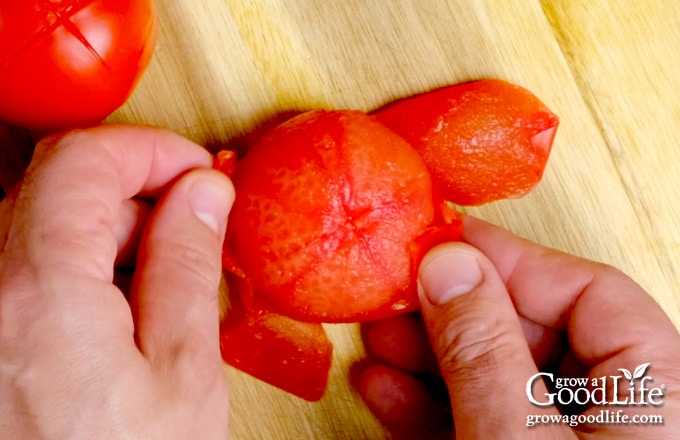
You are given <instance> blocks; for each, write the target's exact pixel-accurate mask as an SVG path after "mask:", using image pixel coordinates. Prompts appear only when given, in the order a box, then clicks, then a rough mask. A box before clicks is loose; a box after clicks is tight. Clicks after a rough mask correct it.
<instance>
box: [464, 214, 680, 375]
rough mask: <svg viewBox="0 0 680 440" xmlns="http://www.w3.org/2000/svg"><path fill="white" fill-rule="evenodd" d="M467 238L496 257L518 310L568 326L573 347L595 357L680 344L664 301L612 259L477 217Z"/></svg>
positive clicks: (469, 221)
mask: <svg viewBox="0 0 680 440" xmlns="http://www.w3.org/2000/svg"><path fill="white" fill-rule="evenodd" d="M463 238H464V240H465V241H466V242H468V243H469V244H471V245H473V246H475V247H477V248H478V249H480V250H481V251H482V252H483V253H484V254H486V255H487V256H488V257H489V259H490V260H491V261H492V262H493V263H494V265H495V266H496V268H497V270H498V272H499V274H500V275H501V278H502V279H503V281H504V283H505V285H506V287H507V289H508V292H510V294H511V296H512V300H513V302H514V304H515V308H516V310H517V312H518V314H519V315H520V316H522V317H523V318H525V319H527V320H529V321H531V322H534V323H537V324H539V325H542V326H545V327H549V328H552V329H557V330H561V331H567V332H568V335H569V342H570V345H571V347H572V349H573V350H574V352H575V353H576V354H577V355H578V356H579V358H580V360H581V361H583V362H585V363H586V364H588V365H591V366H592V365H594V364H597V363H600V362H602V361H603V360H605V359H608V358H610V357H612V356H613V355H615V354H621V353H624V354H628V353H632V352H643V351H644V352H646V353H654V352H657V353H661V352H662V351H663V352H665V351H668V350H669V348H668V343H669V342H671V341H675V346H676V348H677V347H678V345H680V341H679V339H680V338H679V337H678V332H677V329H676V328H675V326H674V325H673V324H672V322H671V321H670V319H669V318H668V316H667V315H666V314H665V313H664V311H663V310H662V309H661V307H660V306H659V305H658V304H657V303H656V302H655V301H654V300H653V298H652V297H650V296H649V295H648V294H647V293H646V292H645V291H644V290H643V289H642V288H641V287H640V286H639V285H637V284H636V283H635V282H634V281H633V280H632V279H630V278H629V277H628V276H626V275H625V274H623V273H622V272H620V271H619V270H617V269H615V268H613V267H611V266H608V265H605V264H602V263H597V262H593V261H589V260H585V259H582V258H578V257H575V256H573V255H569V254H565V253H563V252H559V251H557V250H554V249H549V248H545V247H542V246H539V245H537V244H535V243H532V242H530V241H527V240H524V239H522V238H520V237H517V236H515V235H514V234H512V233H510V232H508V231H506V230H503V229H501V228H498V227H496V226H493V225H490V224H489V223H486V222H484V221H482V220H479V219H476V218H473V217H467V218H465V220H464V227H463ZM655 344H657V345H658V346H655ZM671 350H672V349H671ZM674 351H675V352H677V349H676V350H674Z"/></svg>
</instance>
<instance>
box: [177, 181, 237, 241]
mask: <svg viewBox="0 0 680 440" xmlns="http://www.w3.org/2000/svg"><path fill="white" fill-rule="evenodd" d="M189 178H190V179H191V182H189V184H188V185H189V188H188V197H189V203H190V204H191V208H192V210H193V212H194V215H196V217H197V218H198V219H199V220H200V221H201V222H202V223H203V224H204V225H206V226H207V227H208V228H210V229H211V230H212V231H213V232H214V233H216V234H219V235H224V232H225V229H226V225H227V217H228V216H229V211H230V210H231V207H232V205H233V203H234V198H235V191H234V186H233V184H232V183H231V180H229V179H228V178H227V177H226V176H225V175H224V174H222V173H220V172H218V171H214V170H211V169H202V170H196V171H194V172H193V173H192V175H191V176H190V177H189Z"/></svg>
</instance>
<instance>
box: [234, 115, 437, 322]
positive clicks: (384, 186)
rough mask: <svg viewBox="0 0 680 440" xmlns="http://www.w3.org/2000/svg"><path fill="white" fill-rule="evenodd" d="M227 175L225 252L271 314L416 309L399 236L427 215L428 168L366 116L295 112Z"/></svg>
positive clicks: (341, 318)
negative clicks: (229, 199) (232, 193)
mask: <svg viewBox="0 0 680 440" xmlns="http://www.w3.org/2000/svg"><path fill="white" fill-rule="evenodd" d="M233 181H234V186H235V188H236V194H237V196H236V201H235V203H234V207H233V209H232V212H231V214H230V217H229V225H228V228H227V239H226V247H227V249H226V251H225V253H226V254H229V255H230V259H231V260H233V262H235V263H236V266H238V267H239V268H240V270H241V271H242V272H243V276H245V277H246V278H247V279H248V282H249V283H250V284H251V285H252V289H249V291H251V292H253V293H254V294H256V295H263V296H264V297H266V300H267V301H268V302H270V303H271V304H272V306H273V307H274V308H275V310H276V311H278V312H280V313H282V314H285V315H287V316H290V317H293V318H295V319H300V320H303V321H309V322H356V321H363V320H370V319H378V318H380V317H386V316H391V315H394V314H399V313H403V312H405V311H408V310H414V309H416V308H417V307H418V299H417V294H416V289H415V277H414V271H413V268H412V266H411V255H410V243H411V242H412V240H413V239H414V238H415V237H417V236H418V235H420V234H421V233H423V232H424V231H425V230H426V228H427V227H428V225H430V223H431V222H432V220H433V218H434V205H433V196H432V185H431V180H430V175H429V173H428V171H427V169H426V167H425V165H424V163H423V161H422V159H421V158H420V156H419V155H418V154H417V153H416V152H415V151H414V150H413V149H412V148H411V147H410V146H409V145H408V144H407V143H406V142H405V141H404V140H403V139H402V138H400V137H399V136H397V135H396V134H394V133H393V132H392V131H390V130H388V129H386V128H385V127H384V126H382V125H381V124H379V123H377V122H376V121H375V120H374V119H373V118H371V117H369V116H368V115H366V114H364V113H361V112H355V111H332V112H327V111H313V112H309V113H306V114H303V115H300V116H297V117H295V118H293V119H291V120H289V121H288V122H286V123H284V124H282V125H280V126H278V127H277V128H275V129H274V130H272V131H271V132H269V134H268V135H267V136H265V137H264V138H263V139H262V140H261V141H260V142H258V144H256V145H255V146H253V147H252V149H251V150H250V151H248V153H247V154H246V156H245V157H244V158H243V159H242V160H241V161H240V162H239V164H238V166H237V167H236V171H235V173H234V177H233ZM227 269H229V268H227ZM244 300H245V301H246V303H248V299H247V298H244Z"/></svg>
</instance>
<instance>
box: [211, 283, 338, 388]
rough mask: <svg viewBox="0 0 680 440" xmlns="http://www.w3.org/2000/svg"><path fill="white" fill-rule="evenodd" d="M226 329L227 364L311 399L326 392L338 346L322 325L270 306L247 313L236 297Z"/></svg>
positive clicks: (222, 339) (223, 328)
mask: <svg viewBox="0 0 680 440" xmlns="http://www.w3.org/2000/svg"><path fill="white" fill-rule="evenodd" d="M230 299H231V302H230V304H229V310H228V311H227V314H226V315H225V317H224V318H223V320H222V323H221V326H220V348H221V351H222V358H223V359H224V361H225V362H226V363H227V364H229V365H231V366H233V367H234V368H238V369H239V370H241V371H243V372H245V373H248V374H250V375H251V376H253V377H255V378H257V379H259V380H262V381H264V382H266V383H268V384H270V385H272V386H275V387H277V388H279V389H281V390H284V391H287V392H289V393H291V394H294V395H296V396H298V397H301V398H303V399H305V400H308V401H317V400H319V399H321V398H322V397H323V395H324V393H325V391H326V386H327V383H328V372H329V371H330V367H331V362H332V355H333V346H332V345H331V343H330V341H329V340H328V337H327V336H326V332H325V330H324V328H323V326H322V325H321V324H312V323H303V322H299V321H295V320H293V319H291V318H288V317H286V316H283V315H280V314H278V313H274V312H271V311H269V310H267V308H265V307H251V308H249V309H246V307H244V305H243V303H242V302H241V301H240V298H239V296H238V295H230Z"/></svg>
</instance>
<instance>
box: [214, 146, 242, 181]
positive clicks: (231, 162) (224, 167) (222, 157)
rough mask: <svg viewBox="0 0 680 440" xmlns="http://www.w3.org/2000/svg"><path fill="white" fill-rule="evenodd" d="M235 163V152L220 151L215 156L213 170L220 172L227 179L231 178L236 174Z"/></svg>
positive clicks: (236, 157)
mask: <svg viewBox="0 0 680 440" xmlns="http://www.w3.org/2000/svg"><path fill="white" fill-rule="evenodd" d="M237 161H238V156H237V154H236V152H235V151H232V150H221V151H218V152H217V154H216V155H215V160H214V161H213V168H214V169H216V170H217V171H222V172H223V173H224V174H226V175H227V177H229V178H232V177H234V173H235V172H236V164H237Z"/></svg>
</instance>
